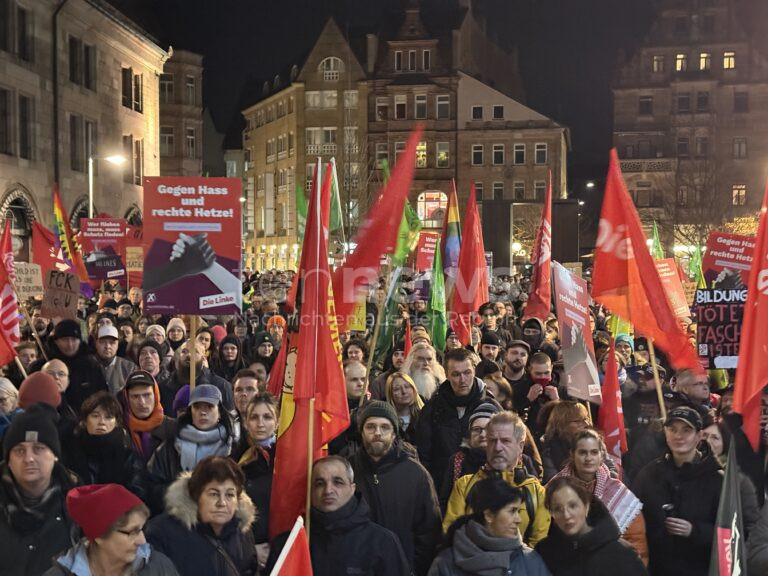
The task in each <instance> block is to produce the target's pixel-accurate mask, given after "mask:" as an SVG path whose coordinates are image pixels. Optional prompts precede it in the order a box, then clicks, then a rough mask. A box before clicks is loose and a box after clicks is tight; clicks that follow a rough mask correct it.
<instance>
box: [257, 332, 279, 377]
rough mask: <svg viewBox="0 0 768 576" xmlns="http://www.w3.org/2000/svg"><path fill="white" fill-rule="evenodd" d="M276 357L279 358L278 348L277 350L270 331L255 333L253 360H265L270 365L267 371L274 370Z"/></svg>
mask: <svg viewBox="0 0 768 576" xmlns="http://www.w3.org/2000/svg"><path fill="white" fill-rule="evenodd" d="M275 358H277V350H275V343H274V341H273V340H272V336H270V335H269V332H257V333H256V334H254V335H253V350H252V353H251V361H252V362H256V361H262V362H264V364H265V365H266V366H267V367H268V370H267V371H270V370H272V364H274V363H275Z"/></svg>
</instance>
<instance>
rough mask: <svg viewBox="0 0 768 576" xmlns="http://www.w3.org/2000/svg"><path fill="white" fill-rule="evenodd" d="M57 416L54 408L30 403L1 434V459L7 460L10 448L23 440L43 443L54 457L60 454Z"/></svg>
mask: <svg viewBox="0 0 768 576" xmlns="http://www.w3.org/2000/svg"><path fill="white" fill-rule="evenodd" d="M58 418H59V416H58V414H57V413H56V410H55V409H54V408H53V407H52V406H50V405H48V404H43V403H37V404H32V405H31V406H28V407H27V409H26V410H25V411H24V412H22V413H21V414H19V415H17V416H16V417H15V418H14V419H13V422H11V425H10V426H9V427H8V430H7V431H6V433H5V436H3V460H5V461H6V462H8V455H9V454H10V452H11V450H13V448H14V447H15V446H17V445H18V444H21V443H23V442H39V443H40V444H45V445H46V446H47V447H48V448H49V449H50V450H51V452H53V455H54V456H55V457H56V458H59V457H60V456H61V441H60V440H59V432H58V430H56V422H57V420H58Z"/></svg>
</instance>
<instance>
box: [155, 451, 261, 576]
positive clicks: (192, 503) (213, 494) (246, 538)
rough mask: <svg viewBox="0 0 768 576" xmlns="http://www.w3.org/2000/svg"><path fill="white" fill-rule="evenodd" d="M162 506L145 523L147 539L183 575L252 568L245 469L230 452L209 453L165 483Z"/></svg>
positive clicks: (222, 574) (225, 575) (229, 575)
mask: <svg viewBox="0 0 768 576" xmlns="http://www.w3.org/2000/svg"><path fill="white" fill-rule="evenodd" d="M165 503H166V506H165V512H164V513H163V514H161V515H160V516H157V517H156V518H153V519H152V520H151V521H150V523H149V525H148V527H147V541H148V542H149V543H150V544H151V545H152V547H153V548H155V549H156V550H158V551H160V552H162V553H163V554H165V555H166V556H168V557H169V558H170V559H171V561H172V562H173V564H174V566H175V567H176V570H178V572H179V574H183V575H184V576H234V575H240V574H242V575H246V574H255V573H256V570H257V560H256V554H255V551H254V542H253V534H252V532H251V525H252V524H253V522H254V520H255V518H256V508H255V507H254V505H253V503H252V502H251V499H250V498H249V497H248V495H247V494H246V493H245V487H244V477H243V472H242V470H240V468H239V467H238V465H237V464H235V462H233V461H232V460H231V459H229V458H222V457H219V456H209V457H207V458H204V459H203V460H201V461H200V462H199V463H198V464H197V466H195V469H194V470H193V471H192V472H185V473H183V474H182V475H181V476H180V477H179V478H178V479H177V480H175V481H174V482H173V484H171V486H170V487H169V488H168V494H167V495H166V498H165Z"/></svg>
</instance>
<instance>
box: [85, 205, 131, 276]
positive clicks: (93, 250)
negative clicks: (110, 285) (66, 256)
mask: <svg viewBox="0 0 768 576" xmlns="http://www.w3.org/2000/svg"><path fill="white" fill-rule="evenodd" d="M80 240H81V245H82V252H83V259H84V260H85V269H86V270H87V271H88V278H90V279H92V280H114V279H117V278H125V275H126V268H125V220H122V219H120V218H82V219H81V220H80Z"/></svg>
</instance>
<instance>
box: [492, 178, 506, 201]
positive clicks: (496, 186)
mask: <svg viewBox="0 0 768 576" xmlns="http://www.w3.org/2000/svg"><path fill="white" fill-rule="evenodd" d="M502 198H504V182H494V183H493V199H494V200H501V199H502Z"/></svg>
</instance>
